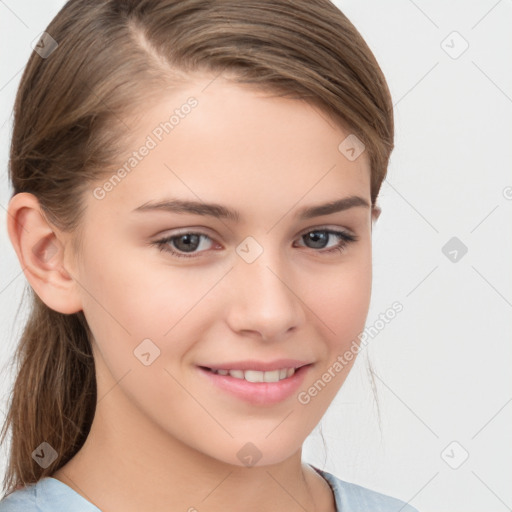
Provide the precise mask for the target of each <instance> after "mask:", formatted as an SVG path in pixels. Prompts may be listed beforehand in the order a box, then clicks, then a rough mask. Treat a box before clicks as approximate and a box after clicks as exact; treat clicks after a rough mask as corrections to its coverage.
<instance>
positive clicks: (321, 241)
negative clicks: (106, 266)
mask: <svg viewBox="0 0 512 512" xmlns="http://www.w3.org/2000/svg"><path fill="white" fill-rule="evenodd" d="M300 238H301V239H303V240H304V241H306V242H307V243H309V244H312V247H310V248H312V249H324V248H325V247H326V246H328V244H327V242H328V241H329V240H330V239H334V241H335V242H336V239H337V240H338V241H337V243H336V244H335V245H334V246H333V247H331V248H330V249H326V250H322V251H315V252H319V253H320V254H326V253H327V254H330V253H333V252H336V251H339V252H342V251H343V250H344V249H345V247H346V246H347V245H348V244H349V243H351V242H355V241H356V240H358V237H357V236H355V235H352V234H351V233H348V232H346V231H337V230H333V229H322V228H318V229H314V230H309V231H306V232H305V233H303V234H302V235H300ZM203 239H206V240H209V241H210V242H213V240H212V239H211V238H210V237H209V236H208V235H207V234H205V233H199V232H184V233H181V234H178V235H172V236H167V237H165V238H162V239H160V240H156V241H155V242H152V245H156V246H157V247H158V249H159V250H160V251H165V252H168V253H170V254H171V255H172V256H176V257H178V258H195V257H197V256H199V254H197V253H201V252H203V250H206V249H208V247H206V249H205V247H204V244H203V243H201V242H202V240H203ZM206 245H208V243H207V244H206ZM198 249H203V250H198Z"/></svg>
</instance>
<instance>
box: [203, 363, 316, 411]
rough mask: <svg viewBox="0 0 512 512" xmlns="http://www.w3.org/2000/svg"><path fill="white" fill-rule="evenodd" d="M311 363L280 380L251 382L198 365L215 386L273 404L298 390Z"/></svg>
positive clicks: (237, 395) (247, 398) (260, 403)
mask: <svg viewBox="0 0 512 512" xmlns="http://www.w3.org/2000/svg"><path fill="white" fill-rule="evenodd" d="M311 366H312V365H311V364H308V365H305V366H301V367H300V368H299V369H297V370H295V373H294V374H293V375H292V376H291V377H288V378H287V379H283V380H280V381H278V382H249V381H247V380H245V379H237V378H235V377H231V375H219V374H218V373H213V372H211V371H210V370H205V369H204V368H201V367H198V369H199V371H200V372H201V373H202V374H203V375H205V376H206V377H207V378H209V379H210V382H212V383H213V384H214V385H215V386H217V387H219V388H220V389H222V390H224V391H226V392H228V393H231V394H232V395H233V396H235V397H237V398H240V399H242V400H244V401H246V402H249V403H251V404H254V405H273V404H277V403H279V402H282V401H284V400H286V399H287V398H289V397H290V396H291V395H293V394H294V393H296V392H297V390H298V389H299V387H300V386H301V384H302V383H303V381H304V377H305V375H306V373H307V372H308V371H309V368H310V367H311Z"/></svg>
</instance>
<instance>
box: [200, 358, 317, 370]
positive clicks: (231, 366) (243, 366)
mask: <svg viewBox="0 0 512 512" xmlns="http://www.w3.org/2000/svg"><path fill="white" fill-rule="evenodd" d="M307 364H311V363H310V362H308V361H299V360H298V359H276V360H275V361H266V362H265V361H254V360H244V361H232V362H230V363H219V364H209V365H200V366H202V367H204V368H210V370H256V371H260V372H267V371H273V370H280V369H282V368H300V367H301V366H305V365H307Z"/></svg>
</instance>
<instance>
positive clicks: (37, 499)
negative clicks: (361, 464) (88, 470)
mask: <svg viewBox="0 0 512 512" xmlns="http://www.w3.org/2000/svg"><path fill="white" fill-rule="evenodd" d="M309 465H310V466H311V467H312V468H313V469H314V470H315V471H317V473H319V474H320V475H321V476H323V477H324V478H325V480H326V481H327V482H328V483H329V485H330V486H331V488H332V490H333V492H334V499H335V502H336V510H337V511H338V512H418V511H417V510H416V509H415V508H413V507H411V506H410V505H408V504H406V503H405V502H403V501H401V500H399V499H396V498H392V497H391V496H387V495H386V494H381V493H379V492H376V491H372V490H371V489H367V488H366V487H361V486H360V485H356V484H352V483H349V482H345V481H344V480H340V479H339V478H337V477H335V476H334V475H332V474H331V473H328V472H327V471H323V470H321V469H318V468H316V467H315V466H312V465H311V464H309ZM0 512H101V510H100V509H99V508H98V507H96V506H94V505H93V504H92V503H91V502H89V501H87V500H86V499H85V498H84V497H83V496H82V495H80V494H78V493H77V492H76V491H75V490H73V489H72V488H71V487H69V486H67V485H66V484H65V483H63V482H61V481H60V480H57V479H56V478H53V477H44V478H42V479H41V480H39V481H38V482H36V483H35V484H30V485H28V486H26V487H25V488H23V489H18V490H16V491H14V492H12V493H11V494H9V495H8V496H6V497H5V498H4V499H3V500H1V501H0Z"/></svg>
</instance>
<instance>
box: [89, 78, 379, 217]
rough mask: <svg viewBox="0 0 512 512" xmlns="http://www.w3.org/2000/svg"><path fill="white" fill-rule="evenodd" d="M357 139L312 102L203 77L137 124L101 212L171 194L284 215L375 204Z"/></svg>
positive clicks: (106, 178)
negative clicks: (310, 206)
mask: <svg viewBox="0 0 512 512" xmlns="http://www.w3.org/2000/svg"><path fill="white" fill-rule="evenodd" d="M351 137H353V135H352V134H351V133H350V131H348V130H347V129H346V128H342V127H341V126H339V125H338V124H335V123H334V122H333V121H332V120H331V119H330V118H328V116H327V115H326V114H325V113H324V112H323V111H321V110H320V109H319V107H318V106H313V105H312V104H309V103H307V102H305V101H302V100H297V99H290V98H283V97H279V96H276V95H273V94H272V93H270V92H267V91H263V90H256V89H254V88H252V87H249V86H247V85H240V84H236V83H234V82H232V81H229V80H227V79H225V78H220V77H218V78H216V79H213V81H212V78H211V77H206V78H197V79H196V80H193V81H191V82H190V83H187V84H185V85H183V86H181V87H180V88H179V89H176V90H175V91H173V92H172V93H169V94H167V95H162V97H160V98H159V99H158V101H156V102H153V103H152V104H151V105H150V106H148V107H147V108H145V109H142V110H141V111H140V113H139V115H138V117H137V119H136V121H135V122H133V121H132V130H131V137H130V138H131V141H130V144H129V147H128V151H127V152H126V153H123V154H122V155H120V158H119V160H118V161H117V162H116V166H114V167H113V168H112V174H111V175H110V178H114V179H109V175H108V174H107V175H106V176H104V177H103V178H102V180H100V181H99V182H98V183H99V185H100V186H102V184H107V187H106V188H108V189H109V190H108V192H107V194H106V196H105V200H103V201H101V207H103V208H106V207H109V206H112V205H117V207H119V208H123V209H133V208H136V207H138V206H140V205H141V204H142V203H144V202H145V201H157V200H160V199H164V198H165V197H166V196H167V195H168V196H172V197H182V198H186V199H193V200H198V199H199V200H204V201H206V202H209V201H212V202H217V203H220V202H222V203H226V204H231V205H233V207H236V208H237V210H239V211H241V212H244V210H245V211H246V212H247V213H248V214H249V215H257V214H258V213H261V211H260V210H261V209H268V208H274V207H275V205H280V206H279V208H278V210H279V211H281V210H283V208H286V209H289V208H292V207H293V206H294V205H297V207H299V208H300V207H301V206H303V204H304V203H316V202H318V201H319V200H320V201H321V200H330V199H336V198H340V197H345V196H349V195H358V196H363V197H365V198H368V200H369V197H370V170H369V163H368V157H367V154H366V153H365V152H364V151H363V152H362V153H361V154H360V155H359V156H358V157H357V158H355V159H353V158H347V154H346V152H345V151H344V149H346V148H345V146H346V145H347V143H346V141H347V140H348V141H351V140H352V139H351ZM356 149H360V148H356ZM349 156H350V155H349ZM120 169H124V171H123V172H119V170H120ZM115 175H116V176H115ZM120 175H121V177H120ZM107 182H110V183H111V185H110V186H109V185H108V183H107ZM96 185H97V184H96ZM326 194H327V195H328V196H329V197H327V196H326ZM276 213H277V211H276Z"/></svg>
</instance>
